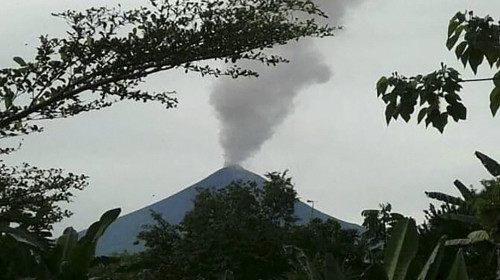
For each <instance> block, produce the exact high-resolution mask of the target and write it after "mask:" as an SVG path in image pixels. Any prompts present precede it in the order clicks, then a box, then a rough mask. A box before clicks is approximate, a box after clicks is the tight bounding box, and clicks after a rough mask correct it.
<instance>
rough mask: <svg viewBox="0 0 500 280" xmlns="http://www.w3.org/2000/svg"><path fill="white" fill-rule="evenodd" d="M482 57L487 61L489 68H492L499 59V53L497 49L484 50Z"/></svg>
mask: <svg viewBox="0 0 500 280" xmlns="http://www.w3.org/2000/svg"><path fill="white" fill-rule="evenodd" d="M484 56H485V57H486V59H487V60H488V64H489V65H490V67H493V65H494V64H495V62H497V60H498V59H499V58H500V53H499V51H498V49H497V48H495V47H491V48H487V49H486V50H484Z"/></svg>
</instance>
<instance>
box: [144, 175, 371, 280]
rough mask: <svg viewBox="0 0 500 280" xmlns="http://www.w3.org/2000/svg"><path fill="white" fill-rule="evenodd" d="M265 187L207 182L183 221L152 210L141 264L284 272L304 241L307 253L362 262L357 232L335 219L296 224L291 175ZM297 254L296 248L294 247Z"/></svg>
mask: <svg viewBox="0 0 500 280" xmlns="http://www.w3.org/2000/svg"><path fill="white" fill-rule="evenodd" d="M267 177H268V179H269V180H268V181H267V182H266V183H265V185H264V186H263V188H262V189H260V188H258V187H257V186H256V185H255V184H254V183H252V182H247V183H246V182H233V183H231V184H230V185H229V186H226V187H224V188H221V189H217V190H216V189H203V190H201V191H200V193H199V194H198V196H197V197H196V199H195V200H194V208H193V210H192V211H191V212H189V213H187V214H186V216H185V217H184V219H183V221H182V222H181V224H180V225H170V224H168V223H167V222H166V221H165V220H163V219H162V218H161V217H160V216H158V215H154V217H155V219H156V221H157V224H155V225H150V226H146V228H145V231H143V232H142V233H141V234H140V235H139V238H140V239H142V240H143V241H145V243H146V246H147V247H148V249H147V250H146V251H145V252H144V253H143V254H142V256H141V258H140V259H142V262H143V267H144V266H145V267H148V268H149V272H150V273H151V279H224V278H217V277H220V276H222V275H223V274H225V273H229V274H231V275H233V276H234V279H249V280H250V279H252V280H253V279H286V278H282V277H283V276H284V274H286V273H287V272H290V271H294V269H295V268H294V265H293V262H291V259H290V257H291V256H290V255H289V254H288V253H287V250H286V249H285V248H286V247H287V246H288V247H289V246H293V247H296V248H304V251H305V252H306V254H307V257H308V258H310V259H311V260H315V261H318V262H319V264H321V263H322V261H324V257H325V254H327V253H331V254H333V255H334V256H335V257H336V258H337V259H338V260H339V261H340V262H341V263H342V265H345V266H346V267H349V266H351V265H353V264H356V265H359V264H360V262H361V257H362V251H361V250H360V248H359V247H357V246H356V245H355V244H354V240H355V239H356V236H357V233H356V232H355V231H344V230H342V229H341V227H340V225H339V224H338V223H337V222H336V221H334V220H328V221H326V222H325V221H321V220H319V219H315V220H313V221H312V222H311V223H310V224H309V225H307V226H304V225H295V224H294V223H293V222H294V221H295V220H296V218H295V216H294V204H295V202H296V200H297V193H296V191H295V190H294V189H293V185H292V183H291V180H290V178H289V177H287V176H286V174H279V173H270V174H268V175H267ZM292 255H293V254H292Z"/></svg>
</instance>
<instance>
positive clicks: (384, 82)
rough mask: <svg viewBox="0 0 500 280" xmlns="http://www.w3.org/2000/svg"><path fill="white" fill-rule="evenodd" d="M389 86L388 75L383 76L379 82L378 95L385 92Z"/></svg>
mask: <svg viewBox="0 0 500 280" xmlns="http://www.w3.org/2000/svg"><path fill="white" fill-rule="evenodd" d="M387 86H388V82H387V77H385V76H382V77H381V78H380V79H379V80H378V82H377V96H380V95H382V94H385V91H386V90H387Z"/></svg>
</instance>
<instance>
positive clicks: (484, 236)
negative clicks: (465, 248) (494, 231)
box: [467, 230, 491, 243]
mask: <svg viewBox="0 0 500 280" xmlns="http://www.w3.org/2000/svg"><path fill="white" fill-rule="evenodd" d="M467 238H469V239H470V240H471V241H472V243H476V242H481V241H490V240H491V239H490V235H489V234H488V232H486V231H485V230H476V231H473V232H471V233H469V235H467Z"/></svg>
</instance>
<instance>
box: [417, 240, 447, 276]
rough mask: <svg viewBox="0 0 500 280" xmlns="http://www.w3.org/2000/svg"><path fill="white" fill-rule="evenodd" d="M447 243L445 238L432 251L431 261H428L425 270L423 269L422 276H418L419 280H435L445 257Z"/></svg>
mask: <svg viewBox="0 0 500 280" xmlns="http://www.w3.org/2000/svg"><path fill="white" fill-rule="evenodd" d="M445 241H446V237H445V236H443V237H441V239H440V240H439V242H438V244H437V245H436V247H435V248H434V250H433V251H432V253H431V255H430V256H429V259H427V262H426V263H425V265H424V268H422V271H421V272H420V275H419V276H418V278H417V280H435V279H436V276H437V273H438V271H439V266H440V265H441V260H442V259H443V255H444V243H445Z"/></svg>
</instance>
